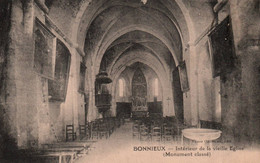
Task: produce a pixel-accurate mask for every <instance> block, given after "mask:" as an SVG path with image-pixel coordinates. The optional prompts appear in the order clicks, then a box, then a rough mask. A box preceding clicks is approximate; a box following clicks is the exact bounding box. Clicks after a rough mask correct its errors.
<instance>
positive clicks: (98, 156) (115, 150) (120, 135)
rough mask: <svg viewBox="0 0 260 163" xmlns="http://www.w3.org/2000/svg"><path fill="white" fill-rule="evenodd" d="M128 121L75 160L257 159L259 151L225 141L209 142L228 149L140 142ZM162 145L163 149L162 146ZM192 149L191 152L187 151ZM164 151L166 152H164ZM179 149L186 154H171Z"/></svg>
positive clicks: (169, 162) (168, 161) (126, 162)
mask: <svg viewBox="0 0 260 163" xmlns="http://www.w3.org/2000/svg"><path fill="white" fill-rule="evenodd" d="M131 127H132V124H131V123H126V124H125V125H124V126H121V127H120V128H119V129H117V130H116V131H115V132H114V133H113V134H112V135H111V137H110V138H108V139H102V140H99V141H98V142H96V143H95V144H94V149H92V150H91V151H90V152H89V154H88V155H86V156H83V157H81V158H80V159H78V160H77V161H76V163H88V162H91V163H147V162H149V163H161V162H163V163H173V162H187V163H191V162H200V163H201V162H211V163H212V162H216V163H224V162H234V161H235V162H248V161H249V160H250V161H249V162H248V163H253V162H258V161H259V159H260V155H259V154H260V152H259V151H252V150H242V151H240V150H238V151H235V152H234V151H231V150H230V149H229V148H230V146H229V145H227V144H218V145H213V146H217V147H219V148H221V147H222V146H225V147H226V148H227V149H228V150H218V151H213V150H211V151H207V150H204V151H201V150H196V151H191V150H182V151H177V150H176V147H182V145H181V144H180V143H177V142H172V143H152V142H140V141H139V140H134V139H133V138H132V133H131V132H132V129H131ZM136 147H139V149H141V148H140V147H156V150H157V151H143V150H142V151H135V150H134V149H135V148H136ZM163 149H165V150H163ZM191 152H192V154H193V155H192V156H190V155H189V153H191ZM197 152H199V153H203V154H206V153H208V152H209V153H210V156H195V154H196V153H197ZM166 153H168V155H167V154H166ZM176 153H177V154H178V153H182V154H186V156H174V154H176Z"/></svg>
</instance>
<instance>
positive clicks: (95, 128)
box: [91, 122, 100, 139]
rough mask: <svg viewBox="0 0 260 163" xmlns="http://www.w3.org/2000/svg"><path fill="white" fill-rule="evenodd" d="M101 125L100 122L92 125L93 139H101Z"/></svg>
mask: <svg viewBox="0 0 260 163" xmlns="http://www.w3.org/2000/svg"><path fill="white" fill-rule="evenodd" d="M99 123H100V122H92V123H91V139H94V138H96V139H98V138H99Z"/></svg>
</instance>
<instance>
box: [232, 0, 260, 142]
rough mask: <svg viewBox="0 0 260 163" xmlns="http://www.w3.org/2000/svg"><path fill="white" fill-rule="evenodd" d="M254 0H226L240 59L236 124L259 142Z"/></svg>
mask: <svg viewBox="0 0 260 163" xmlns="http://www.w3.org/2000/svg"><path fill="white" fill-rule="evenodd" d="M259 8H260V6H259V1H257V0H248V1H241V0H232V1H230V14H231V19H232V27H233V34H234V43H235V51H236V56H237V57H239V58H240V60H241V83H242V101H241V110H239V112H238V117H237V118H238V119H239V120H238V124H237V127H239V131H240V133H239V134H240V135H242V138H243V140H249V141H250V142H252V143H254V142H258V143H259V142H260V139H259V137H260V128H259V125H260V109H259V108H260V94H259V92H260V55H259V54H260V28H259V27H260V17H259V15H260V12H259Z"/></svg>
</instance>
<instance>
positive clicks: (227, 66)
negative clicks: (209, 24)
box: [208, 17, 235, 77]
mask: <svg viewBox="0 0 260 163" xmlns="http://www.w3.org/2000/svg"><path fill="white" fill-rule="evenodd" d="M208 45H209V51H210V56H211V59H212V65H213V66H212V69H213V77H217V76H219V75H220V74H222V73H227V72H230V71H231V70H232V68H233V67H234V58H235V55H234V54H235V53H234V43H233V33H232V29H231V21H230V18H229V17H227V18H225V19H224V20H223V21H222V22H221V23H220V24H219V25H217V26H216V28H215V29H214V30H213V31H212V32H211V33H210V34H209V41H208Z"/></svg>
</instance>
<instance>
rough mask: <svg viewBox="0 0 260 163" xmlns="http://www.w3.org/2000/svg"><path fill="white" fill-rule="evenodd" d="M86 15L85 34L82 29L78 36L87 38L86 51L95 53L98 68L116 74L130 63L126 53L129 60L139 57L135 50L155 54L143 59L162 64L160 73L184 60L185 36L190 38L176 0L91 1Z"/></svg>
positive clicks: (145, 53) (167, 71) (83, 28)
mask: <svg viewBox="0 0 260 163" xmlns="http://www.w3.org/2000/svg"><path fill="white" fill-rule="evenodd" d="M84 15H85V18H84V21H82V23H81V25H80V30H85V31H86V35H85V37H84V35H82V33H81V35H80V36H78V38H79V40H81V39H85V40H82V42H84V47H85V48H84V50H85V53H86V54H87V55H89V56H92V57H91V58H92V62H94V64H95V67H96V69H97V70H107V71H109V72H110V73H112V74H110V75H113V73H115V70H117V69H119V68H120V67H122V66H123V65H125V64H127V63H126V61H125V60H122V58H124V57H125V56H126V55H127V58H128V59H127V61H128V62H130V60H133V59H135V58H136V57H137V56H136V55H131V54H133V53H132V52H134V53H135V54H139V55H146V56H150V58H153V59H152V60H148V58H149V57H146V58H143V59H144V60H146V62H147V65H148V66H150V67H152V64H154V63H157V64H159V65H160V67H161V68H160V70H162V71H163V72H158V73H162V74H169V70H170V69H172V68H173V67H175V66H176V64H178V62H179V61H181V60H182V49H183V44H182V43H183V39H186V40H188V39H189V35H188V30H187V24H186V22H185V20H184V15H183V14H182V12H181V9H180V8H179V6H178V5H177V3H176V2H175V1H171V0H148V2H147V3H146V4H143V3H142V2H141V1H140V0H131V1H130V0H97V1H93V2H92V3H91V4H89V6H88V9H87V10H86V13H84ZM176 17H178V19H179V20H181V21H177V19H176ZM86 29H87V30H86ZM82 32H83V31H82ZM140 57H141V56H140ZM141 58H142V57H141ZM139 61H141V60H139ZM97 72H98V71H97ZM97 72H96V73H97Z"/></svg>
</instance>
